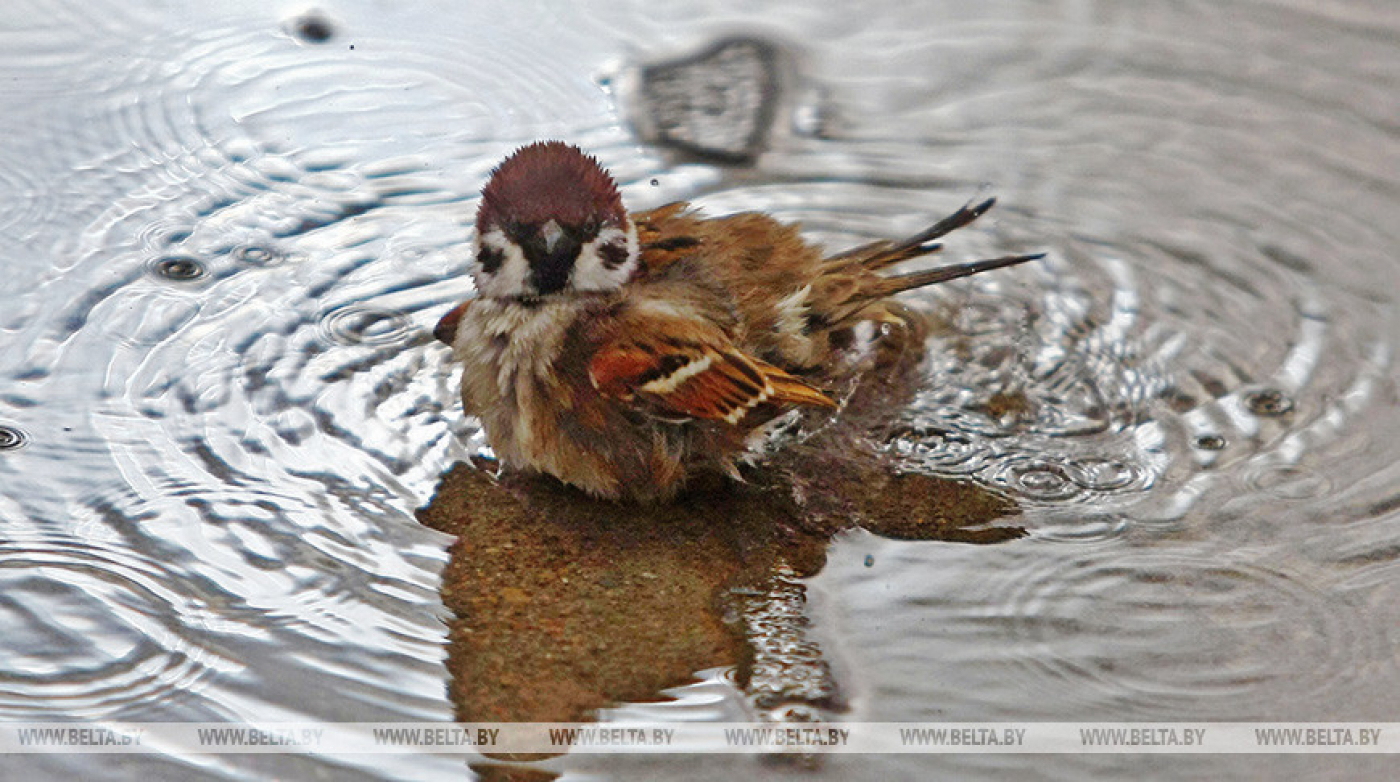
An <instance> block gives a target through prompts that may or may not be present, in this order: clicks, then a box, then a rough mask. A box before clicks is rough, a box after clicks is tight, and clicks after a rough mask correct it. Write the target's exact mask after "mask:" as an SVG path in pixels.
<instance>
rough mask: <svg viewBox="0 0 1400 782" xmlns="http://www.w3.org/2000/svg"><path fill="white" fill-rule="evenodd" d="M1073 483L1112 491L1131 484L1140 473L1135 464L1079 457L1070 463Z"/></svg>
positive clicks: (1097, 489) (1098, 489)
mask: <svg viewBox="0 0 1400 782" xmlns="http://www.w3.org/2000/svg"><path fill="white" fill-rule="evenodd" d="M1070 475H1071V478H1072V479H1073V480H1074V482H1075V483H1077V484H1079V485H1080V486H1083V487H1084V488H1086V489H1091V490H1093V491H1114V490H1117V489H1122V488H1124V487H1126V486H1131V485H1132V484H1134V483H1136V482H1137V480H1138V477H1139V476H1140V475H1141V473H1140V471H1139V470H1138V468H1137V467H1136V466H1135V465H1132V464H1129V463H1127V462H1120V461H1115V460H1113V459H1100V458H1089V459H1080V460H1077V461H1075V462H1074V463H1072V464H1071V465H1070Z"/></svg>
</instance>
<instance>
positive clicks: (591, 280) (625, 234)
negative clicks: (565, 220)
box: [569, 223, 640, 291]
mask: <svg viewBox="0 0 1400 782" xmlns="http://www.w3.org/2000/svg"><path fill="white" fill-rule="evenodd" d="M605 246H611V247H620V248H621V249H624V250H625V251H626V256H625V258H624V259H623V260H622V262H621V263H611V266H612V268H609V266H610V260H609V258H608V255H609V253H613V254H615V253H616V252H617V250H605V249H604V247H605ZM639 254H640V250H639V248H638V245H637V229H636V227H635V226H633V225H631V224H630V223H629V224H628V226H627V230H625V231H624V230H622V229H621V228H611V227H609V228H604V229H603V230H601V231H599V232H598V236H597V237H595V238H594V239H593V240H592V241H590V242H588V243H587V244H585V245H583V247H582V248H581V249H580V250H579V253H578V260H577V261H575V262H574V274H573V277H572V278H571V279H570V281H569V285H570V287H572V288H573V289H574V290H579V291H606V290H613V289H616V288H619V287H621V286H622V285H623V283H625V282H627V281H628V280H630V279H632V273H633V272H634V271H636V269H637V263H638V258H639Z"/></svg>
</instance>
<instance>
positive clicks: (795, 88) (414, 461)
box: [0, 0, 1400, 779]
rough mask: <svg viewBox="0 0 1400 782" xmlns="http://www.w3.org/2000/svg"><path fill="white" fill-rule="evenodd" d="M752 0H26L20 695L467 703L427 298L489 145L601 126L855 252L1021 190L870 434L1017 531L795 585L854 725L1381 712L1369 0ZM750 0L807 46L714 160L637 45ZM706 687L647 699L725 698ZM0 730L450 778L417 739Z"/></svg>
mask: <svg viewBox="0 0 1400 782" xmlns="http://www.w3.org/2000/svg"><path fill="white" fill-rule="evenodd" d="M752 6H753V4H748V3H732V4H725V3H723V2H718V1H717V0H707V1H705V2H696V3H684V4H681V3H677V4H656V3H630V4H629V3H585V4H563V3H560V4H557V5H548V4H528V5H527V4H511V5H510V6H509V10H507V7H506V6H502V5H499V4H491V3H447V2H442V3H414V4H407V5H405V6H403V7H398V6H386V5H383V4H378V3H371V2H354V1H352V0H345V1H343V2H341V1H339V0H338V1H337V2H332V3H325V4H323V5H321V6H320V9H319V10H318V11H316V12H315V16H314V19H316V20H319V21H318V25H319V26H312V27H308V26H307V25H306V24H305V22H306V20H307V19H308V18H309V17H307V16H306V13H307V10H306V9H305V8H298V7H291V6H277V5H268V4H258V3H247V4H241V5H240V4H232V3H223V4H216V5H215V6H214V7H211V8H206V9H200V10H197V11H196V10H193V9H192V8H191V9H186V8H178V7H174V6H170V7H167V6H166V5H165V4H162V3H154V2H151V3H139V4H131V3H114V2H107V0H88V1H87V2H83V3H76V2H69V1H68V0H33V1H32V2H31V1H27V0H22V1H21V2H10V3H7V4H5V6H4V7H3V8H0V40H2V41H3V43H4V45H3V46H0V108H3V110H0V132H3V136H4V138H5V139H6V141H5V143H4V144H3V145H0V188H2V189H3V191H4V192H5V193H6V194H7V197H5V198H4V199H0V272H3V273H2V274H0V295H2V296H3V298H0V301H3V302H4V306H3V307H0V482H3V483H0V486H3V488H0V639H3V640H0V649H3V654H0V719H3V720H6V721H25V720H30V721H37V720H62V719H97V718H113V719H124V720H132V721H159V720H190V721H223V720H228V721H239V722H242V721H293V720H307V721H358V722H364V721H375V720H422V721H429V720H440V719H441V720H446V719H449V718H450V715H451V708H450V706H449V704H448V702H447V700H446V696H445V677H446V673H445V670H444V668H443V665H442V658H443V654H444V653H443V644H444V627H443V608H442V605H441V602H440V600H439V598H438V595H437V587H438V572H439V570H440V568H441V566H442V564H443V562H444V561H445V559H446V554H445V544H446V543H447V539H446V538H445V537H444V536H442V535H439V534H437V533H434V532H431V531H429V530H427V529H425V528H423V527H421V526H420V525H419V524H418V523H417V522H416V521H415V520H414V518H413V513H412V512H413V509H414V508H416V507H418V506H420V505H422V504H424V503H425V502H426V501H427V500H428V498H429V497H430V496H431V493H432V490H433V488H434V485H435V481H436V479H437V477H438V475H439V474H440V473H441V472H442V471H443V470H444V469H446V468H447V467H448V466H449V465H450V464H451V463H452V462H453V461H454V460H456V459H459V458H462V457H464V456H467V455H469V454H473V453H477V452H479V451H481V449H482V448H483V447H484V445H483V441H482V438H481V437H480V433H479V432H478V431H477V430H476V428H475V426H474V422H472V421H471V420H468V419H463V418H462V416H461V412H460V405H459V403H458V402H457V399H456V380H455V375H454V370H453V368H452V367H451V366H450V364H449V363H448V361H447V359H448V356H447V351H446V350H445V349H444V348H442V347H441V346H439V345H437V344H435V343H433V342H432V340H431V338H430V337H429V335H428V330H429V329H430V328H431V326H432V324H433V323H434V322H435V320H436V318H437V317H438V316H440V315H441V314H442V312H443V311H444V310H445V309H446V308H447V307H448V306H449V305H450V304H451V303H453V302H455V301H457V300H459V299H460V298H462V297H463V296H465V295H466V294H468V292H469V291H470V283H469V281H468V278H467V277H466V273H467V271H468V269H469V267H470V263H471V257H470V252H469V249H468V248H469V239H470V225H471V220H472V215H473V212H474V208H475V199H476V197H477V193H478V191H479V188H480V186H481V184H482V183H483V181H484V178H485V176H486V175H487V173H488V172H489V170H490V168H491V167H492V166H493V165H494V164H495V163H496V162H497V161H498V160H499V159H500V157H501V156H503V155H504V154H505V153H507V152H508V151H510V150H511V149H512V148H514V147H515V146H516V145H518V144H521V143H524V142H526V141H530V140H533V139H536V138H543V137H558V138H565V139H568V140H570V141H572V142H574V143H577V144H580V145H582V146H584V147H586V148H587V149H589V150H590V151H592V152H594V153H595V154H597V155H598V156H599V157H600V159H601V160H602V161H603V162H604V164H605V165H607V166H608V167H609V168H611V170H612V171H613V173H614V174H615V175H616V176H617V177H618V179H619V181H620V183H621V185H622V189H623V191H624V197H625V198H626V200H627V202H628V204H629V205H630V206H631V207H632V208H634V209H640V208H646V207H651V206H656V205H659V204H661V203H664V202H666V201H669V200H674V199H678V198H684V199H690V200H693V201H695V202H696V203H698V204H699V205H701V206H703V207H704V208H706V209H707V210H709V211H712V212H714V213H726V212H731V211H738V210H744V209H761V210H764V211H768V212H770V213H772V214H774V215H776V216H778V217H780V218H782V219H785V220H800V221H801V222H802V223H803V224H804V226H805V227H806V230H807V233H808V235H809V236H810V237H811V238H812V239H813V240H815V241H820V242H825V243H827V244H829V245H830V246H832V247H845V246H850V245H853V244H856V243H859V242H861V241H865V240H869V239H872V238H880V237H886V236H893V235H900V234H906V233H911V232H913V231H915V230H917V229H919V228H921V227H923V226H924V225H926V224H928V223H929V222H930V221H931V220H932V219H934V218H936V217H938V216H941V215H943V214H946V213H948V212H950V211H952V210H953V209H955V208H957V207H958V206H960V205H961V204H963V203H964V202H966V201H968V200H970V199H972V198H975V197H982V196H986V195H991V194H995V195H996V196H997V197H998V198H999V199H1000V201H999V206H998V207H997V209H996V210H995V211H994V212H993V213H992V214H990V215H989V216H988V217H987V218H984V219H983V220H982V221H979V222H978V223H977V224H976V225H975V226H973V227H971V228H969V229H966V230H964V231H962V232H960V233H959V234H958V235H957V236H956V237H955V238H954V239H950V241H949V242H948V245H949V246H948V249H947V250H946V251H945V257H946V258H948V259H949V260H956V259H963V258H971V257H974V256H991V255H999V254H1004V253H1007V252H1025V251H1032V250H1037V249H1043V250H1046V251H1048V253H1049V257H1048V258H1047V260H1046V261H1045V262H1043V263H1042V264H1039V265H1038V266H1036V267H1023V268H1021V269H1018V270H1015V271H1014V272H1011V273H998V274H995V275H987V276H985V277H979V278H977V279H975V280H970V281H967V282H961V283H955V284H952V285H948V286H944V287H942V288H941V289H938V290H933V291H927V292H924V293H921V294H919V295H917V296H915V297H913V299H912V302H913V303H915V304H917V305H919V306H922V307H924V308H925V309H928V310H930V311H932V312H934V313H935V314H938V315H939V316H940V317H941V318H942V319H943V320H944V321H946V323H947V324H948V325H949V328H948V329H947V330H946V331H945V332H943V333H941V334H940V336H938V337H937V338H935V339H934V340H933V341H932V343H931V344H930V359H929V361H928V364H927V369H926V372H927V385H926V388H925V389H924V391H923V392H922V393H921V394H920V395H919V397H918V399H917V400H916V402H915V404H914V405H913V406H912V407H911V408H910V409H909V410H906V411H902V412H899V413H898V415H899V416H900V417H901V420H902V422H903V423H904V424H906V425H904V426H902V427H901V428H900V430H899V431H900V435H899V436H898V437H895V438H894V439H892V440H891V441H890V442H889V443H888V449H889V451H890V453H891V455H893V456H894V457H896V458H898V459H899V460H901V462H902V463H904V464H905V465H906V467H908V468H910V469H919V470H925V471H930V472H934V473H937V474H945V475H956V476H964V477H967V478H969V479H971V480H977V481H981V482H984V483H985V484H987V485H991V486H994V487H997V488H1000V489H1002V490H1004V491H1006V492H1008V493H1010V494H1011V495H1013V496H1015V497H1016V498H1017V499H1018V501H1020V503H1021V504H1022V506H1023V507H1024V509H1025V516H1024V518H1023V519H1022V520H1021V523H1023V524H1025V526H1027V528H1028V529H1029V530H1030V532H1031V534H1030V536H1029V537H1027V538H1026V539H1024V540H1021V541H1017V542H1013V543H1008V544H1003V545H998V546H990V547H968V546H959V545H955V544H948V543H937V542H908V541H891V540H884V539H880V538H877V537H874V536H872V535H869V534H866V533H854V534H850V535H847V536H845V537H843V538H841V539H839V540H838V541H837V542H836V543H835V544H834V546H833V548H832V551H831V553H830V557H829V562H828V564H827V566H826V568H825V570H824V571H823V572H821V573H820V574H819V575H818V576H816V577H815V578H814V579H812V580H811V582H810V583H809V584H808V589H809V592H810V593H811V595H812V599H811V602H810V605H809V610H810V611H811V614H812V620H813V623H814V627H815V628H816V630H817V631H818V632H819V633H820V634H821V635H822V637H823V639H824V647H825V648H826V649H827V650H828V653H829V654H830V655H831V657H832V658H833V660H834V663H835V665H836V667H837V669H838V671H839V673H840V675H841V677H842V682H843V686H844V687H845V688H846V689H847V690H848V692H849V698H850V702H851V712H850V715H849V718H850V719H853V720H868V721H878V722H901V721H920V720H940V719H947V720H960V721H997V720H1021V721H1034V720H1045V721H1077V720H1098V721H1116V720H1125V721H1126V720H1174V721H1208V720H1276V721H1326V720H1331V721H1351V720H1375V721H1393V720H1396V719H1397V718H1400V715H1397V711H1396V705H1395V704H1396V702H1397V700H1396V696H1397V694H1400V665H1397V651H1396V650H1397V648H1400V629H1397V628H1400V467H1397V464H1400V405H1397V402H1400V398H1397V397H1398V395H1397V382H1396V381H1397V377H1400V372H1397V368H1396V362H1395V356H1394V353H1395V350H1396V345H1397V337H1400V328H1397V315H1396V312H1397V308H1396V303H1397V302H1396V299H1397V290H1400V284H1398V283H1400V274H1397V261H1396V248H1397V247H1400V220H1398V219H1397V216H1400V176H1398V175H1400V121H1397V118H1400V13H1397V11H1396V7H1395V5H1394V3H1393V2H1388V0H1374V1H1373V2H1366V1H1364V0H1356V1H1354V2H1333V3H1326V4H1317V3H1307V2H1296V1H1295V0H1277V1H1275V2H1267V1H1264V0H1255V1H1253V2H1247V1H1245V0H1236V1H1235V2H1228V3H1188V2H1163V3H1098V2H1072V1H1071V0H1062V1H1060V2H1048V3H1020V2H993V3H987V2H965V3H964V2H933V3H926V4H913V3H874V4H870V5H869V6H868V7H866V8H863V9H860V10H859V11H844V12H843V11H836V10H818V9H817V7H808V6H807V4H798V3H793V4H785V5H765V6H764V7H763V8H762V9H756V8H752ZM735 31H744V32H747V33H756V34H760V35H763V36H765V37H767V38H769V39H771V40H773V41H776V42H779V43H780V45H781V46H783V47H784V48H785V50H786V51H788V52H790V54H791V61H790V63H789V66H790V69H791V73H790V74H789V76H790V78H789V81H788V82H787V87H788V89H787V92H786V93H785V97H784V98H783V100H782V102H781V105H780V106H777V107H775V111H776V114H775V129H774V132H773V135H772V138H771V139H770V141H769V144H768V147H767V149H766V151H764V152H763V153H762V154H761V155H759V156H758V157H757V158H756V159H755V160H753V161H752V162H751V163H750V164H747V165H743V166H739V167H725V166H721V165H717V164H715V163H712V162H706V161H703V160H699V161H697V160H694V159H691V158H687V157H683V156H678V155H675V154H672V153H669V152H667V151H665V150H662V149H659V148H658V147H656V146H654V145H648V144H645V143H643V142H642V141H640V140H639V139H638V136H637V134H636V132H635V131H634V126H633V124H632V123H630V122H629V121H628V119H627V111H628V109H627V106H626V104H627V93H626V90H625V89H624V86H625V83H626V82H627V79H626V78H625V77H626V76H627V75H628V74H629V73H635V68H636V65H637V64H638V63H642V62H650V61H657V60H664V59H667V58H672V57H677V56H682V55H685V54H686V53H688V52H692V51H695V50H696V49H697V47H701V46H703V45H704V43H705V42H706V41H709V40H713V39H714V38H715V37H716V36H721V35H728V34H732V33H734V32H735ZM998 394H1001V395H1015V396H1017V397H1024V399H1025V400H1026V401H1027V403H1028V404H1027V405H1026V406H1025V407H1024V409H1013V410H1010V411H1005V410H999V409H998V407H997V406H996V405H989V402H990V401H991V400H993V399H994V398H995V397H996V396H997V395H998ZM997 413H1000V414H997ZM725 681H726V680H725V678H724V677H723V676H722V675H718V674H714V673H713V672H712V673H710V674H706V676H705V677H704V681H702V683H700V684H697V685H695V686H694V687H692V688H690V689H688V690H682V691H679V692H678V697H679V700H678V701H677V702H676V703H674V704H671V705H666V704H662V705H656V706H649V707H647V709H646V713H647V714H649V715H652V716H657V717H659V718H662V719H665V718H667V717H666V715H668V714H681V713H684V714H685V715H687V717H686V718H692V717H695V716H697V715H698V716H699V717H700V718H704V717H705V716H706V715H707V714H709V715H711V716H712V717H713V718H719V717H721V716H725V714H726V712H725V708H726V707H725V705H724V704H725V703H727V702H729V701H732V700H733V693H732V692H730V691H728V690H727V689H726V687H727V685H726V684H725ZM668 709H672V710H674V711H670V712H668V711H667V710H668ZM624 711H625V709H624ZM1324 760H1325V761H1326V762H1323V761H1324ZM560 767H562V768H564V769H566V770H571V771H577V772H579V773H580V774H596V775H597V776H598V777H600V778H636V779H704V778H711V777H713V776H715V775H716V774H719V773H726V774H731V775H737V776H738V777H740V778H743V777H748V776H762V775H767V774H775V775H790V774H793V773H794V772H783V771H781V770H778V769H773V768H770V767H767V766H764V765H762V764H760V762H759V761H757V760H754V759H750V758H738V757H715V758H707V759H705V761H704V763H703V764H700V763H697V762H695V759H693V758H691V759H687V758H674V757H656V758H650V759H647V758H609V757H591V758H590V757H579V758H570V759H566V761H564V762H563V765H562V766H560ZM1386 767H1387V766H1384V765H1382V764H1381V763H1379V762H1375V761H1373V760H1372V759H1369V758H1365V757H1348V758H1340V757H1333V758H1323V759H1310V758H1307V757H1299V758H1284V757H1264V758H1250V757H1243V756H1239V757H1233V758H1231V757H1215V758H1198V757H1177V758H1160V757H1159V758H1152V757H1140V758H1133V757H1112V756H1105V757H1091V758H1082V759H1081V758H1076V757H1073V756H1057V757H1053V758H1020V757H1015V756H960V757H947V758H937V757H930V756H903V757H900V756H882V757H863V758H856V757H846V758H835V759H832V761H831V762H829V763H827V764H826V765H824V766H823V767H822V768H820V769H817V770H815V771H812V772H810V773H808V774H806V775H805V776H807V777H810V778H813V779H857V778H866V779H891V778H921V777H922V776H924V775H926V774H927V773H930V772H935V771H936V772H944V773H949V774H953V775H955V776H957V777H960V778H977V777H982V778H994V777H995V778H1001V777H1003V776H1004V775H1005V774H1007V773H1008V772H1012V771H1016V772H1021V773H1023V774H1026V775H1034V776H1041V777H1046V778H1056V779H1081V778H1085V777H1090V778H1095V777H1097V778H1120V777H1122V776H1124V775H1126V774H1129V773H1131V774H1135V775H1146V776H1150V777H1152V778H1180V779H1191V778H1199V777H1200V776H1202V775H1204V774H1208V773H1209V774H1213V775H1217V776H1227V777H1229V776H1235V777H1250V776H1255V775H1276V774H1279V773H1284V772H1289V773H1298V772H1299V771H1301V770H1306V771H1307V772H1308V773H1310V774H1312V775H1313V776H1315V777H1319V778H1327V777H1335V778H1345V777H1352V776H1354V775H1367V774H1371V773H1374V774H1380V773H1381V770H1382V769H1384V768H1386ZM5 770H6V771H5V773H6V777H7V778H9V775H10V774H11V773H14V774H17V776H16V777H15V778H20V777H24V778H54V777H57V776H59V775H80V776H82V777H85V778H87V777H103V776H106V777H122V778H136V777H138V776H145V777H147V778H151V777H154V778H169V779H176V778H179V779H184V778H194V777H207V778H213V779H224V778H227V779H259V778H264V777H268V776H271V775H276V776H279V777H282V778H288V779H295V778H311V777H313V776H317V775H319V776H322V777H326V778H337V779H341V778H357V777H365V778H405V779H437V778H454V779H460V778H465V777H467V776H469V772H468V771H467V770H466V769H465V767H464V765H463V763H462V760H461V759H460V758H457V759H453V758H433V757H426V756H421V757H420V756H404V757H387V756H366V757H362V758H343V757H323V756H316V755H310V756H305V757H297V756H277V755H268V756H232V755H229V756H207V757H182V756H173V755H172V756H167V757H159V756H142V757H131V758H120V759H116V760H113V759H110V758H102V757H101V756H94V755H88V756H72V757H68V758H64V757H59V756H12V757H9V758H6V760H5Z"/></svg>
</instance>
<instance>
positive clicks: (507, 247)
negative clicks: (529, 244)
mask: <svg viewBox="0 0 1400 782" xmlns="http://www.w3.org/2000/svg"><path fill="white" fill-rule="evenodd" d="M476 241H477V256H478V259H479V258H480V255H481V251H482V250H483V249H485V248H489V249H490V250H493V251H495V252H498V253H500V254H501V256H502V257H503V258H504V259H505V260H504V261H502V262H501V265H500V268H498V269H496V271H494V272H488V271H485V270H484V269H483V268H482V267H481V264H480V262H479V260H478V263H477V267H476V287H477V290H479V291H481V293H482V294H483V295H485V296H494V297H497V298H506V297H510V296H529V295H533V294H534V292H535V288H534V286H533V285H531V284H530V262H529V261H527V260H525V253H524V251H523V250H521V249H520V245H518V244H516V243H515V242H512V241H511V240H509V239H507V238H506V235H505V233H504V232H502V231H500V230H491V231H487V232H486V233H485V234H483V235H480V236H478V237H477V240H476Z"/></svg>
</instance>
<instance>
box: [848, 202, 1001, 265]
mask: <svg viewBox="0 0 1400 782" xmlns="http://www.w3.org/2000/svg"><path fill="white" fill-rule="evenodd" d="M996 202H997V200H996V199H995V198H988V199H987V200H985V201H982V202H981V203H978V204H975V205H974V204H968V205H965V206H963V207H962V208H961V209H959V210H958V211H956V212H954V213H952V214H950V215H948V216H947V217H945V218H943V219H942V220H939V221H938V222H936V223H934V224H933V225H931V226H929V227H928V228H925V229H924V230H923V231H920V232H919V233H917V234H914V235H913V236H911V237H909V238H907V239H903V240H900V241H897V242H892V241H888V240H884V241H879V242H871V243H870V244H865V245H861V246H860V247H856V248H854V249H851V250H847V251H845V252H843V253H839V254H837V255H833V256H831V257H829V258H828V259H827V263H828V265H829V268H832V270H833V271H834V270H835V269H837V268H848V267H852V266H858V267H861V268H864V269H868V270H870V271H875V270H878V269H883V268H885V267H886V266H893V265H895V264H897V263H903V262H904V261H907V260H910V259H913V258H918V257H919V256H921V255H928V254H929V253H934V252H938V251H939V250H941V249H943V245H942V244H941V243H939V242H938V241H936V240H937V239H940V238H942V237H944V236H947V235H948V234H950V233H952V232H953V231H956V230H958V229H959V228H962V227H963V226H965V225H967V224H969V223H971V222H972V221H973V220H976V219H977V218H979V217H981V216H982V215H983V214H986V212H987V210H989V209H991V208H992V206H993V205H995V204H996Z"/></svg>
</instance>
